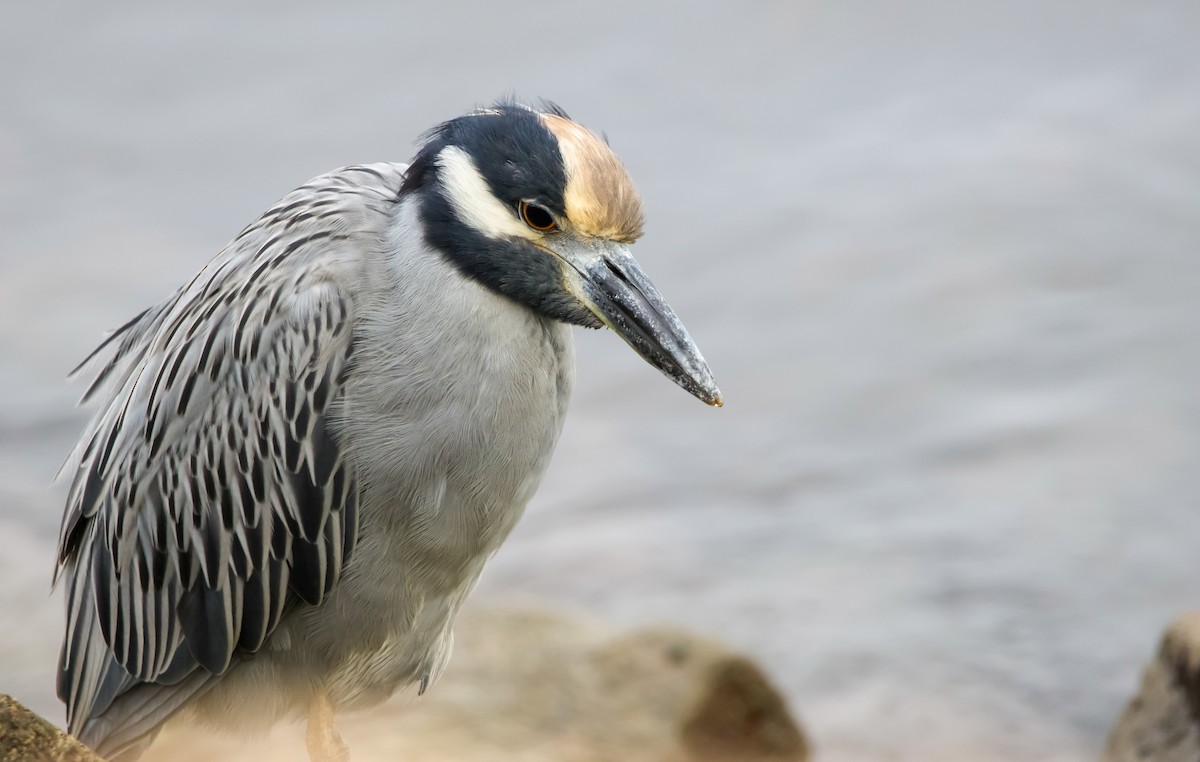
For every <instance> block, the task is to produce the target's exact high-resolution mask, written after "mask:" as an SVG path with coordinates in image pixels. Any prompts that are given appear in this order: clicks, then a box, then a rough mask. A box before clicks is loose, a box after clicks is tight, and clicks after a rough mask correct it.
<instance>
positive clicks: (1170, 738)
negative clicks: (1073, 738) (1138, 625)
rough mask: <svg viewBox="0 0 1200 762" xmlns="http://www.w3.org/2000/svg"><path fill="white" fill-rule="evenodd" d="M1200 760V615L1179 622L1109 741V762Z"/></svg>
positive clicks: (1163, 644) (1106, 756) (1193, 761)
mask: <svg viewBox="0 0 1200 762" xmlns="http://www.w3.org/2000/svg"><path fill="white" fill-rule="evenodd" d="M1198 760H1200V613H1194V614H1188V615H1186V616H1183V617H1181V618H1180V619H1178V620H1176V621H1175V622H1174V623H1173V624H1172V625H1171V626H1170V627H1169V628H1168V629H1167V632H1166V634H1165V635H1164V636H1163V639H1162V645H1161V646H1160V647H1159V649H1158V655H1157V657H1156V658H1155V660H1154V661H1152V662H1151V663H1150V666H1148V667H1147V668H1146V672H1145V675H1144V676H1143V677H1142V687H1141V689H1140V690H1139V691H1138V693H1137V695H1136V696H1134V698H1133V700H1132V701H1130V702H1129V706H1127V707H1125V712H1124V713H1123V714H1122V715H1121V719H1120V720H1118V721H1117V725H1116V727H1115V728H1113V731H1112V734H1111V735H1110V736H1109V738H1108V747H1107V749H1106V750H1105V754H1104V762H1197V761H1198Z"/></svg>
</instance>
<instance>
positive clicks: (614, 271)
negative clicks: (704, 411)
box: [568, 244, 724, 407]
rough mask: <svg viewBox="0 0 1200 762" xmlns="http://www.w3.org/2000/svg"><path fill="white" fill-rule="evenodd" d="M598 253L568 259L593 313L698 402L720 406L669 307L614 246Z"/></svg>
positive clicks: (701, 361)
mask: <svg viewBox="0 0 1200 762" xmlns="http://www.w3.org/2000/svg"><path fill="white" fill-rule="evenodd" d="M594 253H598V254H599V256H591V257H587V261H586V262H580V261H570V260H568V262H570V264H571V265H572V266H573V267H574V268H575V270H576V271H577V272H578V273H579V275H580V276H581V278H580V281H581V283H580V285H581V286H582V290H583V291H584V294H585V295H586V297H587V301H588V302H590V304H589V305H588V306H589V307H590V308H591V310H592V312H594V313H595V315H596V317H598V318H600V319H601V320H602V321H604V323H605V325H607V326H608V327H609V328H612V329H613V330H614V331H616V333H617V335H618V336H620V337H621V338H622V339H624V340H625V343H627V344H628V345H629V346H631V347H633V351H635V352H637V353H638V354H639V355H641V356H642V359H644V360H645V361H646V362H648V363H650V364H651V365H653V366H654V367H656V368H658V369H659V370H660V371H662V373H663V374H664V375H666V376H667V377H668V378H670V379H671V380H672V381H674V382H675V383H677V384H679V385H680V386H682V387H683V388H684V389H687V390H688V391H689V392H690V393H691V394H692V395H694V396H695V397H696V398H698V399H699V400H701V401H702V402H704V403H706V404H708V405H712V406H714V407H721V406H722V405H723V404H724V401H723V400H722V399H721V390H720V389H718V388H717V384H716V382H715V381H713V377H712V372H711V371H710V370H709V369H708V364H707V363H706V362H705V361H704V357H703V356H702V355H701V354H700V350H699V348H697V347H696V343H695V342H694V341H692V337H691V336H689V335H688V332H687V329H686V328H684V327H683V323H681V322H680V321H679V318H678V317H676V316H675V312H674V310H672V309H671V306H670V305H669V304H667V301H666V300H665V299H663V297H662V294H660V293H658V289H657V288H655V287H654V284H653V283H651V282H650V278H649V277H647V276H646V273H645V272H643V271H642V268H641V265H639V264H638V263H637V260H635V259H634V258H633V256H632V255H631V254H630V253H629V252H628V250H626V249H625V247H624V246H620V245H618V244H606V245H604V246H602V247H600V251H599V252H594Z"/></svg>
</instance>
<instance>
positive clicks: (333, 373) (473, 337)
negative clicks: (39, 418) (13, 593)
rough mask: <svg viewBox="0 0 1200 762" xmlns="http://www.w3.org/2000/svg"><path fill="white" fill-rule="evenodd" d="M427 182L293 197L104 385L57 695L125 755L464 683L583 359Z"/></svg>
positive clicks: (372, 169) (305, 191)
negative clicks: (443, 674) (432, 195)
mask: <svg viewBox="0 0 1200 762" xmlns="http://www.w3.org/2000/svg"><path fill="white" fill-rule="evenodd" d="M406 170H407V166H406V165H402V164H372V165H364V166H356V167H348V168H345V169H342V170H339V171H336V172H333V173H330V174H327V175H323V176H321V177H318V178H316V179H314V180H313V181H311V182H309V183H308V184H306V185H304V186H302V187H301V188H299V189H297V190H296V191H294V192H292V193H291V194H289V195H287V196H286V197H284V198H283V199H282V200H281V201H280V202H279V203H278V204H276V205H275V206H274V207H273V208H272V209H270V210H269V211H267V212H266V213H265V214H264V215H263V216H262V217H261V218H260V219H259V220H258V221H256V222H255V223H254V224H252V225H251V226H250V227H248V228H246V229H245V230H244V231H242V233H241V234H240V235H239V236H238V237H237V238H236V239H235V240H234V241H233V242H232V243H231V244H230V245H229V246H228V247H226V248H225V249H224V250H223V251H222V252H221V253H220V254H219V255H218V256H217V257H216V258H215V259H214V260H213V261H212V262H211V263H210V264H209V265H208V266H206V267H205V268H204V269H203V270H202V271H201V272H200V273H199V274H198V275H197V276H196V277H195V278H193V279H192V281H191V282H190V283H188V284H187V285H186V286H184V287H183V288H181V289H180V290H179V291H177V292H176V293H175V294H174V295H172V296H171V297H170V298H169V299H167V300H166V301H164V302H163V303H161V304H159V305H157V306H155V307H152V308H151V309H149V310H147V311H145V312H144V313H142V314H141V315H139V316H138V317H137V318H135V319H134V320H132V321H131V322H130V323H128V324H127V325H125V326H124V327H123V328H121V329H119V330H118V331H116V332H115V333H114V334H113V335H112V336H110V337H109V338H108V339H107V340H106V341H105V342H104V344H103V345H102V346H101V348H100V349H98V350H97V351H96V353H94V354H93V356H92V357H90V358H89V359H88V360H87V361H85V363H84V365H83V366H81V368H82V367H92V366H96V367H98V372H97V376H96V379H95V381H94V383H93V384H92V386H91V388H89V390H88V391H87V393H86V394H85V400H94V401H97V402H98V403H99V410H98V412H97V413H96V415H95V417H94V419H93V420H92V421H91V423H90V424H89V425H88V427H87V429H86V430H85V431H84V433H83V436H82V437H81V439H80V443H79V445H78V446H77V448H76V451H75V452H74V453H73V455H72V458H71V459H70V460H69V461H68V467H66V468H68V470H69V469H74V470H73V479H72V483H71V487H70V491H69V495H68V500H67V508H66V513H65V517H64V521H63V526H62V534H61V538H60V549H59V562H60V564H61V568H60V572H59V575H58V576H60V577H61V578H62V579H63V580H64V581H65V587H66V608H67V626H66V637H65V639H64V644H63V650H62V658H61V663H60V672H59V693H60V696H61V697H62V698H63V700H64V701H65V703H66V705H67V717H68V724H69V728H70V730H71V732H72V733H75V734H76V735H78V736H79V737H80V738H81V739H82V740H83V741H84V742H86V743H88V744H89V745H91V746H93V747H95V748H96V749H97V750H98V751H100V752H101V753H102V754H105V755H113V754H122V753H124V754H127V755H128V756H130V757H131V758H132V757H134V756H136V755H137V754H138V753H140V750H141V749H142V748H143V747H144V746H145V745H146V744H147V743H148V742H149V741H150V740H152V739H153V736H154V734H155V733H156V732H157V729H158V728H159V726H160V725H161V724H162V723H163V722H164V721H165V720H166V719H168V718H169V717H171V716H172V715H174V714H175V713H177V712H178V711H180V710H181V709H184V708H186V709H187V710H188V711H189V712H191V713H193V714H194V715H196V716H198V717H200V718H202V719H205V720H208V721H210V722H214V723H218V724H221V725H223V726H229V727H243V726H255V725H262V724H269V723H270V722H272V721H274V720H276V719H279V718H281V717H283V716H286V715H289V714H302V713H303V711H304V710H305V708H306V707H307V706H308V705H309V702H310V700H311V699H312V695H313V693H314V691H317V690H319V691H321V692H323V694H324V695H326V696H328V700H329V702H330V703H331V704H332V705H333V706H334V707H336V708H338V709H344V708H354V707H359V706H367V705H370V704H372V703H375V702H378V701H380V700H382V699H384V698H386V697H387V696H389V695H391V693H392V692H393V691H395V690H396V689H398V688H400V687H403V686H406V685H417V686H419V687H420V689H421V690H424V687H425V686H426V685H428V684H429V683H430V682H431V681H432V680H435V679H436V677H437V675H438V673H439V672H440V671H441V670H442V668H443V667H444V665H445V663H446V660H447V658H448V657H449V652H450V648H451V642H452V635H451V629H450V628H451V624H452V622H453V619H454V616H455V614H456V612H457V610H458V608H459V606H460V605H461V604H462V602H463V600H464V598H465V597H466V595H467V593H468V591H469V590H470V588H471V587H472V586H473V585H474V583H475V581H476V580H477V578H478V576H479V574H480V572H481V570H482V568H483V565H484V562H485V561H486V559H487V558H488V557H489V556H490V555H491V554H492V553H494V552H495V550H496V549H497V548H498V547H499V545H500V543H501V542H502V541H503V540H504V538H505V537H506V536H507V535H508V533H509V532H510V530H511V529H512V528H513V526H514V524H515V522H516V521H517V519H518V517H519V516H520V514H521V512H522V510H523V508H524V506H525V504H526V502H527V501H528V500H529V499H530V497H531V496H532V495H533V492H534V490H535V489H536V486H537V484H538V482H539V480H540V479H541V476H542V474H543V473H544V471H545V469H546V467H547V465H548V463H549V459H550V455H551V453H552V451H553V449H554V444H555V442H556V440H557V438H558V435H559V432H560V430H561V427H562V423H563V417H564V414H565V411H566V403H567V400H568V397H569V395H570V391H571V386H572V378H573V376H572V374H573V370H572V369H573V349H572V340H571V335H570V331H569V328H568V326H567V325H566V323H564V322H562V321H561V320H560V319H555V318H553V317H551V316H549V315H547V314H544V313H542V312H539V311H538V310H537V309H531V308H530V306H529V305H526V304H522V303H521V301H520V299H518V298H514V297H512V296H510V295H506V294H504V293H501V292H500V291H501V290H502V289H500V288H497V287H494V286H492V285H490V284H488V283H487V282H485V281H481V280H480V279H479V278H476V277H468V276H469V275H471V273H469V272H464V269H463V267H462V266H461V265H459V264H456V263H455V262H454V261H452V259H451V258H448V257H447V256H446V255H445V252H443V251H440V250H438V249H437V248H436V247H434V246H432V245H431V244H430V225H431V224H433V223H432V222H431V221H430V219H429V218H428V217H427V216H422V215H423V210H427V208H429V207H430V206H431V204H432V202H430V201H425V202H423V201H422V199H423V198H427V197H426V196H423V195H422V194H421V193H417V192H405V190H404V183H405V180H406ZM568 174H569V172H568ZM454 192H460V193H461V189H460V190H459V191H454ZM454 192H449V194H450V196H451V201H455V198H454V197H453V193H454ZM492 192H496V193H499V191H497V190H496V189H495V188H492ZM464 203H466V202H464V201H463V200H462V199H461V198H459V199H457V201H456V204H457V206H456V207H455V208H460V209H461V208H463V207H464ZM477 216H478V215H477ZM455 224H458V222H455ZM639 224H640V222H639ZM655 295H656V294H655ZM670 318H671V319H672V320H674V316H673V315H670ZM680 330H682V329H680ZM689 341H690V340H689ZM631 343H632V342H631ZM635 348H636V347H635ZM639 351H641V350H639ZM697 357H698V354H697ZM700 362H701V364H702V360H701V361H700ZM704 372H705V373H707V368H704ZM681 383H682V382H681ZM709 383H710V384H711V379H709ZM712 389H713V390H715V386H713V387H712ZM716 399H717V400H718V402H719V395H718V396H717V397H716ZM710 401H711V400H710Z"/></svg>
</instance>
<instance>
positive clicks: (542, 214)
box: [520, 201, 558, 233]
mask: <svg viewBox="0 0 1200 762" xmlns="http://www.w3.org/2000/svg"><path fill="white" fill-rule="evenodd" d="M520 211H521V219H522V220H524V221H525V224H526V225H528V226H529V227H531V228H533V229H534V230H536V231H538V232H539V233H549V232H550V231H551V230H557V229H558V223H557V222H555V221H554V215H552V214H550V212H548V211H547V210H546V209H545V208H544V207H540V206H534V205H533V204H531V203H529V202H528V201H522V202H521V205H520Z"/></svg>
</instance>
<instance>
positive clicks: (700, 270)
mask: <svg viewBox="0 0 1200 762" xmlns="http://www.w3.org/2000/svg"><path fill="white" fill-rule="evenodd" d="M1198 30H1200V5H1197V4H1196V3H1195V2H1192V1H1191V0H1155V1H1154V2H1134V1H1133V0H1128V1H1127V2H1119V1H1117V0H1087V1H1086V2H1085V1H1084V0H1057V1H1053V2H1044V1H1039V0H1013V1H1001V0H996V1H995V2H964V1H963V0H914V2H909V3H903V4H896V3H890V4H885V3H873V2H866V1H865V0H838V1H837V2H833V1H832V0H824V1H817V0H813V1H803V0H793V1H791V2H765V1H764V2H748V3H734V2H726V3H718V2H691V3H685V2H661V3H656V2H650V3H643V2H635V1H633V0H604V2H599V1H598V0H593V1H588V2H579V3H571V4H563V3H552V2H534V1H532V0H529V1H525V0H522V1H521V2H505V3H492V2H482V1H479V2H462V3H443V4H436V3H423V4H415V3H412V4H406V3H392V2H382V1H381V2H374V3H347V4H341V3H321V2H311V1H308V2H291V3H254V4H251V3H242V2H234V1H233V0H223V1H218V2H209V3H193V4H188V5H179V4H163V3H152V2H135V1H133V0H114V1H113V2H106V3H88V2H81V1H80V0H72V1H70V2H59V3H35V2H32V0H9V2H5V3H3V4H0V690H3V691H6V692H10V693H13V694H15V695H16V696H17V697H18V698H20V699H22V700H24V701H26V702H27V703H29V704H30V705H31V706H33V707H34V708H35V709H37V710H40V711H42V712H43V713H46V714H48V715H50V716H51V717H53V718H55V719H60V718H61V710H60V708H59V705H58V704H57V702H56V700H55V699H54V698H53V689H52V673H53V665H54V660H55V657H56V652H57V648H58V641H59V637H60V627H61V625H60V611H59V605H60V604H59V601H58V598H57V597H56V596H52V595H51V594H50V593H49V591H48V585H49V577H50V571H51V568H52V566H53V546H54V542H55V534H56V531H57V524H58V520H59V513H60V506H61V502H62V498H63V488H62V485H59V486H57V487H54V488H51V487H49V486H48V485H49V484H50V482H51V480H52V477H53V475H54V472H55V470H56V468H57V466H58V465H59V463H60V461H61V459H62V458H63V456H64V455H65V454H66V452H67V450H68V449H69V447H70V445H71V443H72V441H73V438H74V436H75V435H76V433H77V432H78V430H79V428H80V427H81V424H82V421H83V418H84V415H85V414H84V412H82V411H78V410H76V409H74V407H73V403H74V400H75V398H76V397H77V395H78V394H79V393H80V391H81V390H82V387H81V386H80V385H76V386H69V385H68V384H67V383H66V382H65V381H64V380H63V379H64V376H65V374H66V372H67V371H68V370H69V369H70V368H71V367H72V366H73V365H74V363H75V362H76V361H77V360H78V359H80V358H81V357H82V356H83V355H84V354H85V353H86V352H87V351H88V350H89V349H90V348H91V347H92V346H93V345H94V344H95V343H96V342H97V340H98V339H99V338H100V336H101V332H102V331H103V330H105V329H107V328H111V327H113V326H116V325H119V324H120V323H122V322H123V321H124V320H125V319H126V318H128V317H129V316H131V315H133V314H134V313H136V312H137V311H139V310H140V309H141V308H142V307H144V306H146V305H148V304H150V303H152V302H154V301H157V300H159V299H161V298H162V297H164V296H165V295H166V294H167V293H168V292H169V291H171V290H172V289H173V288H174V287H175V286H177V285H178V284H179V283H181V282H182V281H183V280H184V279H186V278H188V277H189V276H190V275H191V274H192V273H193V272H194V271H196V270H197V269H198V268H199V267H200V266H201V265H202V264H203V263H204V262H205V261H207V259H208V258H209V257H211V256H212V255H213V254H214V253H215V252H216V251H217V250H218V249H219V248H220V247H221V246H222V245H223V244H224V242H225V241H227V240H228V239H229V238H230V237H232V236H233V235H234V234H235V233H236V232H237V231H238V230H239V229H240V228H241V227H242V226H243V225H244V224H246V223H247V222H249V221H250V220H252V219H253V218H254V217H255V216H256V215H257V214H258V213H259V212H260V211H262V210H264V209H265V208H267V207H268V206H269V205H270V204H272V203H273V202H274V201H275V200H276V199H277V198H278V197H280V196H281V195H283V194H284V193H285V192H287V191H288V190H290V189H291V188H293V187H295V186H296V185H298V184H300V183H302V182H303V181H305V180H306V179H308V178H309V177H311V176H313V175H316V174H319V173H321V172H324V171H326V170H328V169H331V168H333V167H337V166H340V165H344V164H349V163H355V162H366V161H379V160H406V159H407V158H408V157H409V156H410V155H411V154H412V152H413V141H414V139H415V138H416V136H417V135H418V134H419V133H420V132H421V131H422V130H424V129H426V128H428V127H429V126H431V125H432V124H433V123H434V122H436V121H439V120H441V119H444V118H448V117H451V116H454V115H456V114H458V113H460V112H462V111H464V110H466V109H468V108H470V107H472V106H475V105H479V104H483V103H486V102H487V101H489V100H491V99H493V98H494V97H496V96H498V95H501V94H503V93H505V92H506V91H514V92H516V93H517V94H519V95H522V96H527V97H534V96H544V97H549V98H552V99H554V100H556V101H558V102H560V103H561V104H562V105H563V106H564V107H565V108H566V109H567V110H568V111H569V112H570V113H571V114H572V115H573V116H575V117H576V118H578V119H579V120H581V121H583V122H584V123H586V124H588V125H590V126H591V127H593V128H594V129H597V130H604V131H606V132H607V134H608V135H609V136H610V139H611V141H612V143H613V144H614V146H615V148H616V149H617V151H618V152H619V153H620V154H621V155H622V157H623V158H624V160H625V162H626V164H627V165H628V166H629V168H630V170H631V172H632V174H633V176H634V178H635V179H636V180H637V182H638V184H639V186H640V188H641V190H642V193H643V195H644V198H645V206H646V210H647V215H648V218H649V226H648V234H647V236H646V237H645V238H644V239H643V241H642V242H641V243H639V244H638V246H637V247H636V250H635V252H636V253H637V254H638V255H639V257H640V259H641V261H642V262H643V263H644V264H645V265H646V267H647V269H648V270H649V272H650V273H651V275H652V276H654V277H655V279H656V281H657V282H658V284H659V285H660V287H661V288H662V290H663V291H664V293H665V294H666V295H667V297H668V298H669V299H670V300H671V301H672V303H673V304H674V306H675V307H676V309H677V310H678V311H679V313H680V314H681V315H682V317H683V318H684V320H685V321H686V322H687V324H688V326H689V328H690V329H691V332H692V334H693V336H695V337H696V339H697V340H698V342H699V344H700V345H701V347H702V349H703V350H704V352H705V354H706V356H707V357H708V359H709V361H710V363H711V365H712V367H713V369H714V371H715V373H716V375H717V379H718V381H719V382H720V384H721V386H722V389H723V391H724V393H725V397H726V400H727V401H728V404H727V406H726V408H725V409H723V410H709V409H706V408H704V407H703V406H701V405H700V404H699V403H698V402H696V401H695V400H694V399H691V398H690V397H688V396H687V395H686V394H685V393H683V392H682V391H681V390H679V389H677V388H675V387H674V386H672V385H671V384H670V383H668V382H667V381H665V380H664V379H662V378H661V377H659V376H658V375H657V374H656V373H655V372H654V371H653V370H652V369H650V368H649V367H648V366H646V365H645V364H643V363H642V362H641V361H639V360H638V359H637V358H636V357H635V356H634V355H633V354H632V353H631V352H629V351H628V350H627V348H626V347H625V346H624V345H622V344H621V342H619V341H618V340H617V339H616V338H615V337H614V336H612V335H611V334H598V333H597V334H592V333H587V334H582V333H581V334H580V335H579V337H578V339H579V347H578V358H579V383H578V390H577V393H576V398H575V401H574V406H573V409H572V413H571V416H570V418H569V420H568V424H567V428H566V431H565V433H564V435H563V440H562V444H561V446H560V447H559V451H558V454H557V456H556V459H555V463H554V466H553V468H552V470H551V473H550V474H549V476H548V478H547V480H546V482H545V484H544V486H543V487H542V489H541V491H540V492H539V494H538V496H537V498H536V499H535V500H534V502H533V504H532V505H531V507H530V510H529V513H528V515H527V516H526V519H525V520H524V522H523V523H522V525H521V526H520V527H519V528H518V530H517V531H516V533H515V535H514V536H513V537H512V539H511V540H510V542H509V543H508V544H507V545H506V546H505V548H504V549H503V550H502V551H501V552H500V554H499V555H498V556H497V558H496V559H495V561H494V563H493V565H492V566H491V567H490V570H489V571H488V572H487V574H486V575H485V577H484V580H483V583H482V584H481V586H480V589H479V591H478V593H477V595H476V598H477V600H485V601H494V600H499V599H501V598H503V597H505V596H511V595H520V596H524V597H527V598H528V597H532V598H534V599H536V600H541V601H545V602H548V603H549V604H550V605H561V606H567V607H572V608H576V609H582V610H586V611H589V612H592V613H594V614H598V615H601V616H604V617H606V618H608V619H611V620H614V621H616V622H618V623H622V624H637V623H643V622H661V621H667V622H677V623H683V624H686V625H689V626H692V627H695V628H698V629H701V630H703V631H705V632H707V633H710V634H712V635H715V636H717V637H720V638H723V639H725V640H727V641H729V642H731V643H733V644H734V645H736V646H737V647H739V648H741V649H744V650H745V651H747V652H749V653H751V654H753V655H755V656H756V657H758V658H759V659H761V660H762V661H763V662H764V663H765V664H766V665H767V667H768V668H769V669H770V670H771V672H772V673H773V674H774V675H775V677H776V679H777V680H778V682H779V684H780V685H781V687H782V688H783V689H784V690H785V691H786V693H787V695H788V697H789V699H790V700H791V701H792V703H793V705H794V706H795V708H796V709H797V711H798V712H799V713H800V715H801V716H802V717H803V719H804V721H805V723H806V724H807V726H808V729H809V731H810V732H811V734H812V735H813V737H814V739H815V742H816V745H817V751H818V754H819V759H821V760H825V761H826V762H835V761H848V760H923V761H937V760H946V761H947V762H950V761H954V762H959V761H962V762H966V761H969V760H1007V759H1014V760H1016V759H1019V760H1064V761H1065V760H1085V759H1090V758H1094V756H1095V755H1096V753H1097V752H1098V750H1099V748H1100V747H1101V745H1102V743H1103V738H1104V734H1105V732H1106V730H1107V728H1108V727H1109V725H1110V723H1111V722H1112V720H1113V719H1114V717H1115V716H1116V714H1117V712H1118V711H1119V709H1120V707H1121V706H1122V704H1123V702H1124V701H1125V700H1126V698H1127V697H1128V696H1129V695H1130V692H1131V691H1132V689H1133V687H1134V686H1135V684H1136V681H1137V678H1138V673H1139V670H1140V667H1141V664H1142V663H1143V661H1144V660H1145V659H1146V658H1148V656H1149V655H1150V653H1151V652H1152V650H1153V647H1154V643H1155V640H1156V638H1157V635H1158V632H1159V631H1160V629H1161V627H1162V626H1163V625H1164V624H1165V623H1166V622H1167V621H1168V620H1169V619H1170V618H1171V617H1173V616H1174V615H1175V614H1176V613H1178V612H1181V611H1183V610H1187V609H1194V608H1197V607H1198V606H1200V584H1198V583H1200V553H1198V552H1197V548H1198V547H1200V510H1198V508H1200V506H1198V502H1200V472H1198V470H1197V463H1198V462H1200V394H1198V393H1197V389H1198V388H1200V351H1198V349H1197V337H1196V335H1197V331H1198V330H1200V300H1198V299H1197V296H1196V294H1197V291H1198V290H1200V251H1198V244H1200V56H1198V55H1197V48H1196V38H1197V31H1198Z"/></svg>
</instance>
